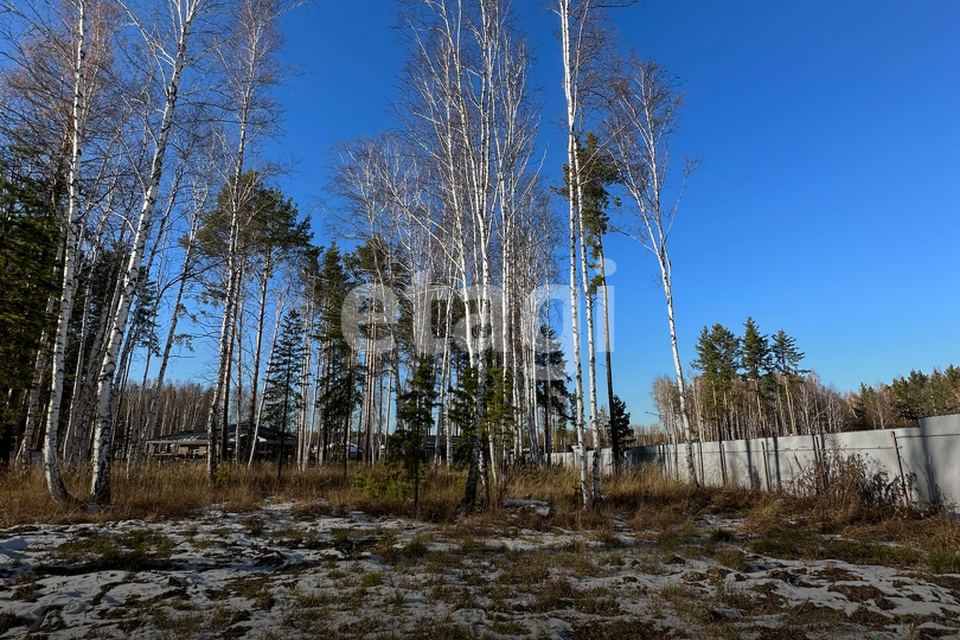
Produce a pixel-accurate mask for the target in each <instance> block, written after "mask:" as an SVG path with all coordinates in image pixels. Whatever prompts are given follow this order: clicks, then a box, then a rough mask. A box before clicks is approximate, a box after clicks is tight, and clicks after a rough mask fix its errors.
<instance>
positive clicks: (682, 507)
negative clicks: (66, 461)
mask: <svg viewBox="0 0 960 640" xmlns="http://www.w3.org/2000/svg"><path fill="white" fill-rule="evenodd" d="M856 471H857V470H856V469H854V468H847V469H839V470H838V471H837V472H836V473H835V474H834V477H835V478H836V481H837V483H838V486H832V485H831V486H827V487H825V488H823V489H822V490H821V491H817V492H808V494H807V495H804V496H791V495H788V494H783V493H761V492H752V491H748V490H745V489H739V488H714V487H700V488H698V487H693V486H691V485H686V484H683V483H680V482H677V481H675V480H672V479H669V478H667V477H665V476H664V475H663V474H662V473H661V472H660V471H659V470H658V469H656V468H641V469H636V470H631V471H628V472H624V473H620V474H617V475H613V476H607V477H604V478H603V482H602V487H603V492H604V500H603V502H602V504H601V507H600V509H599V510H593V511H583V510H582V509H580V505H579V473H578V470H577V469H573V468H560V467H553V468H546V469H533V468H524V469H519V470H516V471H513V472H511V474H510V475H509V477H507V478H506V480H507V486H508V490H507V492H506V494H505V497H515V498H525V497H528V496H529V497H532V498H534V499H538V500H545V501H547V502H549V503H550V504H551V506H552V508H553V512H554V513H553V515H551V516H550V517H549V518H541V517H540V516H537V515H535V514H529V513H517V512H516V511H515V510H506V509H502V508H499V507H497V506H496V505H492V507H491V508H490V509H487V510H486V511H485V512H483V513H480V514H475V515H472V516H470V517H469V518H464V517H461V516H460V514H459V512H458V507H459V503H460V499H461V497H462V495H463V488H464V482H465V478H464V473H462V472H455V471H449V470H443V469H441V470H438V471H436V472H428V473H427V474H426V475H425V477H424V478H423V481H422V484H421V491H420V507H419V514H418V513H417V510H416V509H415V508H414V504H413V500H412V495H413V493H412V487H411V486H410V485H409V481H408V480H406V479H405V477H404V476H403V475H402V474H399V473H398V472H397V471H395V470H391V469H390V468H388V467H385V466H382V465H381V466H376V467H373V468H362V467H352V468H351V469H350V470H349V472H348V473H347V475H344V473H343V469H342V468H341V467H326V468H311V469H309V470H307V471H304V472H300V471H298V470H296V469H287V470H285V471H284V474H283V477H282V479H281V481H280V482H279V483H278V482H277V478H276V468H275V467H272V466H270V465H266V466H262V467H261V466H258V467H253V468H247V467H246V466H244V465H240V466H225V467H223V468H222V469H221V471H219V472H218V474H217V478H216V481H215V482H213V483H210V482H208V481H207V477H206V472H205V468H204V465H203V464H200V463H196V464H163V465H157V464H147V465H145V466H144V467H142V468H141V469H140V470H139V472H138V473H136V474H132V475H127V473H126V472H125V469H124V468H123V467H122V466H119V465H118V466H117V467H116V468H115V469H114V472H113V505H112V506H111V508H109V509H107V510H104V511H100V512H94V511H89V510H87V509H85V508H83V507H82V506H65V505H58V504H56V503H55V502H54V501H53V500H52V499H51V498H50V497H49V494H48V492H47V491H46V488H45V484H44V478H43V474H42V472H41V470H40V469H39V468H31V469H27V470H26V471H21V470H19V469H14V468H10V469H7V470H5V471H0V527H9V526H13V525H18V524H29V523H36V522H47V523H72V522H83V521H92V522H97V521H104V520H119V519H127V518H142V519H145V520H148V521H153V520H159V519H163V518H172V517H185V516H189V515H191V514H194V513H197V512H199V511H202V510H203V509H206V508H210V507H211V506H216V507H217V508H224V509H227V510H229V511H233V512H245V511H250V510H253V509H255V508H256V507H258V506H259V505H260V504H262V502H263V500H264V499H265V498H267V497H268V496H272V497H273V498H274V499H276V500H286V501H293V502H295V503H296V505H297V506H296V509H297V510H298V511H300V512H301V513H304V514H310V513H314V514H329V513H343V512H345V511H349V510H356V511H363V512H365V513H368V514H371V515H388V516H402V517H408V518H416V517H419V518H420V519H421V520H424V521H428V522H434V523H437V524H441V525H445V526H444V530H445V531H447V532H448V533H450V534H451V535H453V536H454V537H457V538H461V539H469V538H471V536H473V535H475V533H476V532H477V531H480V530H489V529H503V528H505V527H511V528H529V529H535V530H541V531H546V530H550V529H551V528H553V527H561V528H564V529H567V530H573V531H581V532H590V534H589V537H590V538H591V539H594V540H600V541H604V540H613V539H615V536H614V533H613V520H612V518H613V517H617V518H619V519H621V520H624V521H626V522H627V523H629V524H630V525H632V526H633V527H635V528H637V529H641V530H648V531H651V532H652V533H651V535H652V536H653V538H654V539H659V540H660V541H661V543H662V544H663V546H664V547H667V546H670V543H671V541H673V542H675V543H676V544H675V545H674V546H676V547H677V549H674V550H673V551H672V552H676V551H678V550H679V549H680V547H681V546H682V545H683V544H689V543H698V542H697V541H695V540H691V539H690V538H691V536H692V535H693V533H692V532H695V531H696V526H695V522H696V520H697V518H698V517H699V516H701V515H703V514H705V513H712V514H717V515H720V516H726V517H735V518H742V523H741V525H740V526H739V530H740V532H741V533H742V534H745V535H756V536H758V537H759V541H758V543H762V544H766V545H773V547H777V548H779V547H783V548H784V552H788V551H789V549H788V548H787V547H789V546H790V543H791V541H792V540H796V539H797V537H798V536H800V537H803V536H806V535H811V534H821V533H840V534H841V535H842V536H843V537H844V538H847V539H851V540H856V541H861V542H864V543H877V542H892V543H898V544H901V545H903V546H906V547H910V548H913V549H918V550H921V551H923V552H924V553H925V557H926V560H925V564H927V565H928V566H929V567H930V568H931V569H932V570H934V571H938V572H948V573H952V572H958V571H960V555H958V554H957V549H960V521H958V520H956V519H953V518H950V517H948V516H946V515H942V514H932V515H931V514H924V513H922V512H919V511H914V510H906V509H903V508H897V507H895V506H891V505H889V504H883V503H882V501H877V500H875V499H873V498H871V496H869V495H866V496H865V495H864V491H863V488H864V484H863V482H862V481H858V480H857V475H856ZM89 477H90V474H89V471H77V472H72V473H67V474H66V475H65V481H66V484H67V487H68V489H69V490H70V491H71V492H73V493H74V494H75V495H79V496H83V495H85V494H86V492H87V489H88V486H89ZM703 542H704V544H710V542H711V541H710V540H705V541H703ZM716 542H717V541H713V544H714V546H716ZM720 542H722V541H720ZM781 543H782V544H781ZM778 545H779V547H778Z"/></svg>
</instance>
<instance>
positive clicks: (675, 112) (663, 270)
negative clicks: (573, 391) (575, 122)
mask: <svg viewBox="0 0 960 640" xmlns="http://www.w3.org/2000/svg"><path fill="white" fill-rule="evenodd" d="M625 69H626V71H627V73H626V74H625V75H624V76H623V77H622V78H620V79H619V80H618V81H617V82H616V83H615V85H614V95H613V102H612V107H611V113H610V116H609V120H608V123H607V126H608V131H609V134H610V136H611V138H612V140H613V141H614V142H613V153H614V154H615V157H616V159H617V161H618V163H619V165H620V171H621V176H622V179H623V184H624V186H625V188H626V190H627V193H628V194H629V197H630V199H631V200H632V201H633V204H634V207H635V215H636V217H637V220H638V223H639V224H638V226H639V233H638V234H636V235H634V236H633V237H634V239H635V240H637V241H638V242H640V244H641V245H642V246H643V248H644V249H646V250H647V251H649V252H650V253H652V254H653V255H654V256H655V257H656V258H657V265H658V266H659V268H660V284H661V286H662V287H663V292H664V295H665V297H666V304H667V322H668V324H669V327H670V346H671V350H672V352H673V362H674V368H675V370H676V377H677V385H676V386H677V392H678V396H679V398H678V399H679V409H680V418H681V420H682V422H683V431H684V437H685V439H686V463H687V473H688V474H689V477H690V479H691V480H692V481H693V482H694V483H698V481H697V475H696V468H695V467H694V461H693V431H692V429H691V426H690V412H689V408H688V406H687V404H688V403H687V387H686V383H685V381H684V377H683V366H682V364H681V360H680V349H679V347H678V345H677V329H676V322H675V320H674V306H673V265H672V263H671V262H670V254H669V251H668V247H667V241H668V240H669V238H670V232H671V231H672V229H673V222H674V220H675V217H676V213H677V210H678V209H679V206H680V201H681V199H682V197H683V189H684V187H685V185H686V179H687V177H688V176H689V175H690V173H691V172H692V171H693V170H694V169H695V168H696V161H695V160H693V159H690V158H688V159H687V163H686V166H685V167H684V169H683V181H682V183H681V187H680V189H679V191H678V193H677V197H676V200H674V201H673V202H670V201H669V200H668V195H667V192H666V189H667V178H668V176H669V174H670V142H671V138H672V136H673V134H674V133H675V131H676V128H677V126H678V124H679V110H680V107H681V106H682V104H683V94H682V93H680V92H679V91H678V90H677V87H676V79H675V78H674V77H673V76H671V75H670V74H669V73H667V72H666V71H665V70H664V69H663V68H662V67H660V66H659V65H658V64H657V63H655V62H652V61H647V62H644V61H637V60H632V61H630V63H629V64H628V65H627V66H626V67H625Z"/></svg>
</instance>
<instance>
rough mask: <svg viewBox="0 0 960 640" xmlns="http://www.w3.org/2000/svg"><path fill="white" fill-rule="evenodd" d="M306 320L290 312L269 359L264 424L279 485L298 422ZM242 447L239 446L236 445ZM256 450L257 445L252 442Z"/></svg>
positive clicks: (294, 310) (294, 311)
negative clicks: (290, 435)
mask: <svg viewBox="0 0 960 640" xmlns="http://www.w3.org/2000/svg"><path fill="white" fill-rule="evenodd" d="M303 349H304V343H303V319H302V318H301V317H300V312H299V311H297V310H296V309H293V310H292V311H290V312H289V313H288V314H287V316H286V318H284V320H283V325H282V327H281V329H280V335H279V337H278V338H277V344H276V345H275V347H274V349H273V355H272V356H271V357H270V363H269V366H270V375H269V376H268V377H267V386H266V390H265V391H264V400H265V405H266V406H265V411H264V422H265V423H266V424H267V425H268V426H269V431H268V432H269V433H270V434H272V435H273V437H274V438H276V440H277V443H278V445H277V446H278V451H277V482H279V481H280V473H281V470H282V469H283V458H284V455H285V452H284V444H285V442H286V440H287V435H288V433H289V431H290V425H291V424H295V423H296V418H295V414H296V410H297V409H298V408H299V402H298V401H299V398H300V394H299V389H300V382H301V377H300V366H301V364H302V362H303ZM237 445H238V446H239V443H237ZM252 446H254V447H256V443H252Z"/></svg>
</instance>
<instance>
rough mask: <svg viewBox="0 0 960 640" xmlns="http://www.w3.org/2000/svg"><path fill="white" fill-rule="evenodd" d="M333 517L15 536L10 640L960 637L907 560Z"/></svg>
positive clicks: (719, 530)
mask: <svg viewBox="0 0 960 640" xmlns="http://www.w3.org/2000/svg"><path fill="white" fill-rule="evenodd" d="M228 506H229V505H226V507H228ZM330 511H331V510H330V509H329V508H328V507H326V506H325V505H324V504H323V503H322V502H318V503H316V504H312V505H307V506H304V505H302V504H301V505H294V504H292V503H271V502H269V501H268V502H267V503H266V504H265V505H264V506H263V507H261V508H259V509H257V510H255V511H251V512H246V513H232V512H230V510H229V508H224V509H220V510H210V511H208V512H207V513H206V514H205V515H203V516H201V517H196V518H189V519H177V520H170V521H166V522H162V523H155V524H150V523H146V522H144V521H140V520H125V521H120V522H114V523H105V524H104V523H102V524H76V525H24V526H19V527H14V528H8V529H4V530H0V638H22V637H37V638H39V637H49V638H114V637H117V638H127V637H129V638H178V639H183V638H284V639H286V638H324V639H330V640H334V639H337V638H382V639H387V638H415V639H438V640H442V639H459V638H568V639H571V640H576V639H587V638H589V639H599V640H605V639H630V638H635V639H641V638H670V637H674V638H712V637H715V638H731V639H732V638H743V639H759V640H774V639H775V640H799V639H802V638H810V639H812V638H875V639H887V638H890V639H901V638H910V639H912V640H919V639H922V638H955V639H960V622H958V620H960V575H958V574H935V573H931V572H929V571H927V570H925V569H923V568H922V566H923V565H922V564H919V563H917V562H915V559H916V557H917V555H916V554H917V552H915V551H913V550H910V549H907V548H903V547H897V546H894V545H879V544H874V545H862V544H861V543H855V542H853V541H846V540H844V539H842V538H839V537H837V536H832V537H831V536H816V537H809V536H808V537H805V538H800V539H792V538H790V537H789V536H787V537H786V538H785V539H779V538H777V539H775V538H764V537H761V536H758V535H752V534H747V533H742V532H741V529H740V522H739V521H738V520H736V519H721V518H718V517H716V516H712V515H706V516H704V517H702V518H700V519H698V520H696V521H695V522H693V523H688V524H687V525H685V526H682V527H677V528H674V529H669V530H664V531H654V530H638V529H635V528H632V527H630V526H628V525H627V524H626V523H625V522H624V521H621V520H611V521H610V523H609V526H606V527H601V528H599V529H596V530H594V531H586V532H579V531H570V530H565V529H562V528H559V527H556V526H551V524H550V521H549V520H538V519H537V517H536V516H532V515H529V514H518V515H516V516H515V517H514V518H512V519H511V518H510V517H509V516H507V517H505V518H503V519H502V521H501V523H498V524H496V525H493V526H490V525H480V524H477V523H472V524H469V523H467V524H463V525H455V526H449V525H446V526H444V525H430V524H424V523H418V522H413V521H408V520H403V519H397V518H377V517H372V516H368V515H365V514H363V513H359V512H347V513H339V514H337V513H330ZM800 547H805V548H800ZM811 549H815V550H816V553H811Z"/></svg>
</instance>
